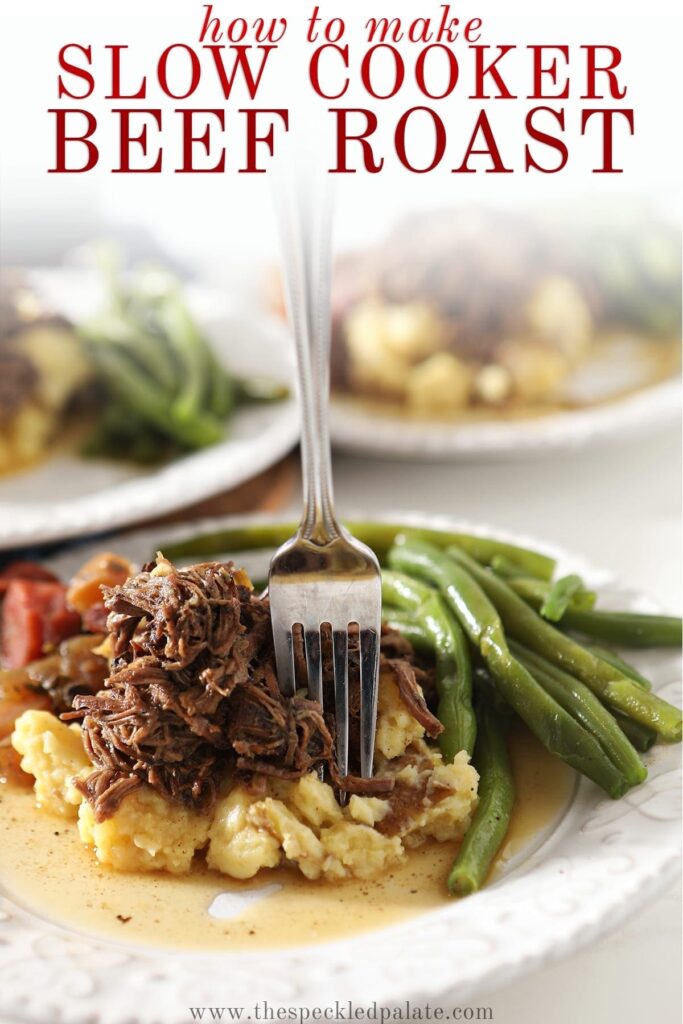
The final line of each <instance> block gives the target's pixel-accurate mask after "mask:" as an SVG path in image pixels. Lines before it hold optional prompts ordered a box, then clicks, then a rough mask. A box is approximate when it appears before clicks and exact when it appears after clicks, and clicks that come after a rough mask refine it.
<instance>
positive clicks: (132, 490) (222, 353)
mask: <svg viewBox="0 0 683 1024" xmlns="http://www.w3.org/2000/svg"><path fill="white" fill-rule="evenodd" d="M32 277H33V278H35V280H36V283H37V284H39V286H40V289H41V291H42V292H43V293H44V294H45V296H46V298H47V300H48V302H49V303H50V305H51V306H52V307H53V308H54V309H55V310H56V311H57V312H60V313H63V314H64V315H65V316H67V317H69V318H72V319H74V320H76V321H77V320H78V319H79V318H80V317H81V316H83V315H87V313H88V312H89V311H91V310H92V309H93V308H94V307H95V304H96V302H97V300H98V289H97V285H96V281H95V279H94V276H89V275H88V274H87V273H85V272H83V271H80V270H64V271H49V272H47V271H46V272H44V273H43V272H41V273H40V274H35V275H32ZM187 297H188V303H189V305H190V307H191V309H192V311H193V313H194V314H195V315H196V317H197V318H198V320H199V322H200V323H201V325H202V327H203V328H204V330H205V331H206V333H207V336H208V337H209V338H210V340H211V341H212V343H213V345H214V347H215V350H216V353H217V354H218V356H219V358H220V360H221V361H222V362H223V363H224V365H226V366H227V367H229V368H230V370H231V371H233V373H235V374H236V375H238V376H244V377H248V376H263V375H264V374H267V375H268V376H269V377H273V378H274V379H276V380H278V381H282V382H283V383H286V384H290V385H291V383H292V379H293V376H292V362H291V347H290V342H289V338H288V336H287V333H286V331H285V329H284V327H282V326H281V325H280V324H279V323H278V322H277V321H275V320H270V319H269V318H268V317H265V316H253V315H248V314H244V313H242V312H238V311H236V310H230V309H229V308H228V307H227V303H225V301H223V300H222V297H221V296H219V295H217V294H215V293H212V292H208V291H205V290H202V289H199V288H197V289H194V288H192V287H189V288H188V289H187ZM298 436H299V419H298V412H297V407H296V401H295V399H294V398H288V399H285V400H284V401H280V402H273V403H265V404H262V405H253V406H244V407H242V408H240V409H238V410H237V412H236V413H235V415H234V417H233V418H232V419H231V421H230V425H229V436H228V437H227V439H226V440H225V441H222V442H220V443H219V444H216V445H214V446H212V447H210V448H205V449H203V450H201V451H198V452H195V453H193V454H190V455H185V456H182V457H180V458H177V459H175V460H174V461H172V462H169V463H166V464H164V465H162V466H155V467H152V468H149V467H141V466H136V465H134V464H131V463H126V462H114V461H109V460H106V459H92V458H88V459H85V458H82V457H81V456H80V455H79V454H78V451H77V450H75V449H73V450H72V449H70V448H68V447H67V448H66V449H65V450H63V451H62V450H59V449H58V450H57V451H55V452H54V453H53V454H52V455H51V456H50V457H49V458H47V459H46V460H45V461H43V462H41V463H38V464H37V465H36V466H34V467H32V468H30V469H26V470H23V471H21V472H17V473H15V474H12V475H8V476H5V477H0V548H11V547H25V546H28V545H31V544H34V543H43V542H47V541H54V540H61V539H65V538H70V537H77V536H82V535H88V534H94V533H99V532H102V531H106V530H110V529H113V528H114V527H121V526H125V525H128V524H130V523H134V522H139V521H141V520H143V519H148V518H150V517H152V516H155V517H157V516H161V515H163V514H165V513H168V512H172V511H175V510H177V509H180V508H184V507H186V506H189V505H191V504H193V503H195V502H198V501H201V500H202V499H204V498H207V497H210V496H212V495H214V494H218V493H220V492H222V491H227V490H229V489H231V488H233V487H237V486H238V485H239V484H241V483H243V482H244V481H245V480H249V479H250V478H252V477H253V476H255V475H256V474H258V473H260V472H261V471H263V470H264V469H266V468H268V467H269V466H271V465H273V464H274V463H276V462H278V461H279V460H280V459H281V458H282V456H283V455H285V454H286V453H287V452H288V451H289V450H290V449H291V448H293V447H294V445H295V444H296V443H297V440H298Z"/></svg>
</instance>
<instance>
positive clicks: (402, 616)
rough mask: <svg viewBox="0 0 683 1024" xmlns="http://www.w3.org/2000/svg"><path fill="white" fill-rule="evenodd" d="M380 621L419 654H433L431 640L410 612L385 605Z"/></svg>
mask: <svg viewBox="0 0 683 1024" xmlns="http://www.w3.org/2000/svg"><path fill="white" fill-rule="evenodd" d="M382 621H383V622H384V623H386V625H387V626H389V628H390V629H395V630H396V632H397V633H400V634H401V636H403V637H405V639H406V640H408V641H409V642H410V643H411V644H412V646H413V647H414V648H415V650H416V651H419V652H420V654H432V655H433V654H434V644H433V642H432V638H431V637H429V636H428V635H427V633H426V632H425V629H424V626H421V625H420V623H419V622H418V621H417V620H416V618H415V615H414V614H413V613H412V612H405V611H402V610H401V609H400V608H388V607H387V606H386V605H385V606H384V608H383V609H382Z"/></svg>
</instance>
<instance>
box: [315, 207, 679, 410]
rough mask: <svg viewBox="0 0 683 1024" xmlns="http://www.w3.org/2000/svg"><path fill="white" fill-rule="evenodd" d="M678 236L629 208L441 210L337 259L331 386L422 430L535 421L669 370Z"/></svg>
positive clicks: (673, 356)
mask: <svg viewBox="0 0 683 1024" xmlns="http://www.w3.org/2000/svg"><path fill="white" fill-rule="evenodd" d="M680 333H681V250H680V231H679V230H678V229H677V228H676V227H674V226H673V225H671V224H669V223H668V222H666V221H665V220H664V219H662V217H661V216H658V215H656V214H654V213H653V212H652V211H651V210H650V209H649V208H648V207H647V206H645V205H642V204H641V205H639V204H636V203H628V202H625V201H623V200H622V201H619V203H618V204H617V203H614V204H613V203H606V202H602V203H601V204H600V206H598V207H595V206H587V205H586V204H585V203H581V204H574V205H570V206H566V207H564V208H561V209H557V208H554V209H545V208H543V207H535V208H531V209H529V210H525V211H511V210H509V209H508V210H492V209H484V208H480V207H463V208H458V209H446V210H434V211H433V212H429V213H421V214H419V215H412V216H410V217H409V218H407V219H405V220H403V221H401V222H400V223H398V224H397V226H396V227H395V228H394V229H393V230H392V231H391V232H390V233H389V235H388V237H387V238H386V240H385V241H384V242H382V243H380V244H379V245H376V246H374V247H372V248H368V249H366V250H365V251H360V252H354V253H349V254H346V255H344V256H342V257H341V258H340V260H339V261H338V264H337V269H336V274H335V282H334V323H333V362H332V386H333V388H334V390H335V391H336V392H337V394H338V395H346V396H355V397H362V398H363V399H364V400H365V401H371V402H375V403H382V404H383V405H384V406H385V407H386V406H387V405H393V407H394V408H395V409H398V408H400V409H401V411H403V412H404V413H407V414H408V415H411V416H414V417H417V418H425V419H448V418H462V417H463V416H464V415H470V416H473V417H475V418H476V417H481V416H486V415H489V416H490V415H491V414H492V413H495V412H496V411H497V412H499V413H501V414H503V413H505V414H508V415H529V414H533V413H535V412H536V413H538V412H542V411H544V410H547V409H549V408H555V409H556V408H563V407H564V408H572V407H577V406H581V405H586V404H591V403H594V402H598V401H604V400H608V399H610V398H614V397H618V396H620V395H623V394H625V393H628V392H629V391H633V390H636V389H637V388H639V387H645V386H649V385H651V384H653V383H656V382H657V381H660V380H663V379H665V378H666V377H669V376H671V375H672V374H674V373H675V372H676V370H677V368H678V365H679V358H680Z"/></svg>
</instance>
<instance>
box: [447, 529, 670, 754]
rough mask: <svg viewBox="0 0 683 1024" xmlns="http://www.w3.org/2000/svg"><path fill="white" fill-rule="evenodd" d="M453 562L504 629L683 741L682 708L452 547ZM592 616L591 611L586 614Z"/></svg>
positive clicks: (614, 703) (603, 696)
mask: <svg viewBox="0 0 683 1024" xmlns="http://www.w3.org/2000/svg"><path fill="white" fill-rule="evenodd" d="M451 555H452V558H453V560H454V561H455V564H457V565H459V566H460V567H464V568H465V569H466V570H467V571H468V572H469V573H470V574H471V576H472V578H473V579H475V580H476V581H477V583H478V584H479V586H480V587H481V588H482V590H483V591H484V592H485V593H486V594H487V595H488V597H489V598H490V599H491V601H493V603H494V604H495V606H496V608H497V610H498V613H499V614H500V616H501V618H502V621H503V623H504V625H505V629H506V630H507V631H508V632H509V634H510V635H511V636H513V637H515V639H517V640H520V641H521V642H522V643H523V644H524V645H525V646H526V647H529V648H531V649H532V650H534V651H537V652H538V653H539V654H542V655H543V656H544V657H545V658H547V660H548V661H551V662H552V663H553V664H555V665H557V666H558V667H559V668H564V669H565V670H567V671H569V673H570V674H571V675H573V676H576V677H577V678H578V679H580V680H581V681H582V682H584V683H586V685H587V686H589V687H590V689H591V690H592V691H593V693H595V694H596V696H598V697H599V698H600V700H602V702H603V703H604V704H608V705H609V706H610V707H611V708H614V709H615V710H617V711H623V712H624V714H626V715H628V716H629V718H633V719H635V721H637V722H640V723H641V724H642V725H645V726H647V727H648V728H650V729H654V730H655V732H657V733H658V734H659V735H660V736H661V737H662V739H665V740H668V741H670V742H678V741H680V739H681V731H682V729H681V712H680V710H679V709H678V708H676V707H674V706H673V705H672V704H669V703H667V701H665V700H662V698H661V697H658V696H657V695H656V694H654V693H648V692H647V690H644V689H643V688H642V687H641V686H639V685H638V684H637V683H634V682H633V680H632V679H629V678H628V677H627V676H625V675H624V674H623V673H621V672H620V671H619V670H618V669H616V668H614V667H613V666H612V665H609V664H608V663H607V662H605V661H602V660H601V659H600V658H596V657H595V655H594V654H591V652H590V651H588V650H586V648H585V647H581V645H580V644H578V643H576V641H574V640H572V639H571V638H570V637H568V636H566V635H565V634H564V633H561V632H560V630H558V629H556V628H555V627H554V626H551V625H550V623H549V622H546V621H545V620H544V619H542V618H541V617H540V616H539V615H537V614H536V612H535V611H534V610H533V608H530V607H529V606H528V605H527V604H526V603H525V602H524V601H523V600H522V598H521V597H519V596H518V595H517V594H515V592H514V591H513V590H511V589H510V587H509V586H508V585H507V583H505V581H504V580H501V579H500V578H499V577H497V576H496V575H495V574H494V573H492V572H490V571H488V570H486V569H482V568H481V566H479V565H478V564H477V563H476V562H474V561H473V560H472V559H471V558H469V556H468V555H467V554H465V552H463V551H462V550H460V549H457V548H453V549H451ZM585 614H590V613H585Z"/></svg>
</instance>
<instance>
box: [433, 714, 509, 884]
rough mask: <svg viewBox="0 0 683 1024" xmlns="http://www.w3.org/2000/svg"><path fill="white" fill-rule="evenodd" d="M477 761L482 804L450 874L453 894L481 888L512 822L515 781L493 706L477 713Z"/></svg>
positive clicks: (502, 731)
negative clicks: (492, 710)
mask: <svg viewBox="0 0 683 1024" xmlns="http://www.w3.org/2000/svg"><path fill="white" fill-rule="evenodd" d="M477 726H478V732H477V743H476V746H475V748H474V764H475V767H476V769H477V771H478V772H479V803H478V805H477V809H476V811H475V812H474V816H473V818H472V824H471V825H470V827H469V828H468V830H467V832H466V833H465V838H464V839H463V841H462V844H461V846H460V850H459V852H458V856H457V857H456V859H455V863H454V865H453V867H452V868H451V872H450V874H449V876H448V890H449V892H450V893H451V894H452V895H453V896H469V895H470V894H471V893H473V892H476V891H477V890H478V889H480V888H481V886H482V885H483V883H484V882H485V881H486V878H487V876H488V874H489V871H490V870H491V864H492V863H493V860H494V858H495V856H496V854H497V852H498V850H499V849H500V847H501V844H502V842H503V840H504V839H505V834H506V832H507V830H508V828H509V825H510V818H511V816H512V809H513V807H514V803H515V783H514V778H513V775H512V768H511V766H510V759H509V756H508V752H507V745H506V740H505V733H504V728H503V725H502V723H501V720H500V719H499V718H498V717H497V716H496V715H495V714H493V713H492V712H491V710H490V709H487V708H482V709H481V710H480V712H479V714H478V716H477Z"/></svg>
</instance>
